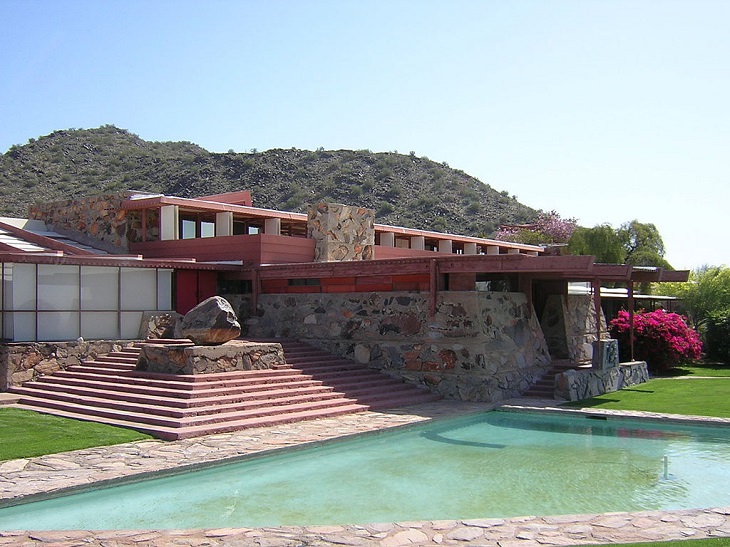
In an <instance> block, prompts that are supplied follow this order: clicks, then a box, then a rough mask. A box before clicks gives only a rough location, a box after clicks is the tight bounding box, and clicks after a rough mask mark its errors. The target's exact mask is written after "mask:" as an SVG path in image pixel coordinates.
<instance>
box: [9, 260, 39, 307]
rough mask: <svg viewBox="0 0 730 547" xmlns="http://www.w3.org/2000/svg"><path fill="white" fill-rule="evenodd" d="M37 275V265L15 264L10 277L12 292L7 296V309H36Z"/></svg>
mask: <svg viewBox="0 0 730 547" xmlns="http://www.w3.org/2000/svg"><path fill="white" fill-rule="evenodd" d="M7 275H8V272H6V276H7ZM35 275H36V274H35V264H13V267H12V269H11V270H10V274H9V276H8V279H9V283H10V286H11V287H12V290H8V291H7V292H6V294H5V299H6V300H5V305H6V306H7V309H11V310H34V309H35V305H36V301H35ZM8 297H10V298H8ZM8 300H9V301H8Z"/></svg>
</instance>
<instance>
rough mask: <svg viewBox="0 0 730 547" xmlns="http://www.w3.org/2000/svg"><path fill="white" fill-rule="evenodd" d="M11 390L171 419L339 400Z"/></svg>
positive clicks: (300, 394) (297, 393)
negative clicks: (190, 398)
mask: <svg viewBox="0 0 730 547" xmlns="http://www.w3.org/2000/svg"><path fill="white" fill-rule="evenodd" d="M14 393H15V394H17V395H19V396H20V402H21V403H29V402H31V401H33V400H34V398H43V399H44V400H48V401H55V402H66V403H75V404H83V405H86V406H89V407H94V408H113V409H115V410H119V411H125V412H127V413H130V412H131V413H138V412H141V413H146V414H150V415H154V416H165V417H173V418H189V417H191V416H201V415H210V414H218V413H224V412H238V411H244V410H251V409H261V408H273V407H277V406H282V405H292V404H302V403H317V404H319V402H321V401H332V400H336V399H342V394H340V393H337V392H335V391H333V390H332V389H331V388H324V389H316V390H315V389H312V390H295V389H282V390H276V391H270V392H267V393H265V394H263V393H258V394H256V395H255V396H254V397H228V398H223V397H214V398H210V399H205V400H195V401H194V403H195V404H184V403H186V402H187V401H181V400H176V399H171V398H159V397H158V398H155V397H151V396H143V395H129V394H125V393H119V392H100V391H87V390H74V391H64V392H60V391H50V390H44V389H37V388H36V389H29V388H22V387H20V388H16V389H15V391H14ZM180 403H183V404H180Z"/></svg>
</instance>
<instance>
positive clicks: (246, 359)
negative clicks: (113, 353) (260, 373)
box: [137, 340, 286, 374]
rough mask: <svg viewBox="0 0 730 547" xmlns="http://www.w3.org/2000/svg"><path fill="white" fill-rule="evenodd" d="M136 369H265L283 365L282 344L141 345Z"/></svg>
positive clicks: (183, 371)
mask: <svg viewBox="0 0 730 547" xmlns="http://www.w3.org/2000/svg"><path fill="white" fill-rule="evenodd" d="M140 347H141V351H140V354H139V359H138V361H137V370H140V371H144V372H161V373H166V374H212V373H217V372H233V371H237V370H264V369H270V368H273V367H274V366H275V365H284V364H286V360H285V358H284V350H283V349H282V347H281V344H276V343H266V344H262V343H258V342H247V341H245V340H231V341H230V342H226V343H225V344H221V345H220V346H196V345H194V344H193V343H192V342H190V343H189V344H186V343H180V342H176V343H159V342H158V343H147V344H141V346H140Z"/></svg>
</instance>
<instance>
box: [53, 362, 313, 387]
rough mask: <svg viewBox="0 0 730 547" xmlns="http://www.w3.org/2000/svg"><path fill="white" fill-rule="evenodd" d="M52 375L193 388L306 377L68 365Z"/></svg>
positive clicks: (259, 372) (267, 372)
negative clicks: (114, 371)
mask: <svg viewBox="0 0 730 547" xmlns="http://www.w3.org/2000/svg"><path fill="white" fill-rule="evenodd" d="M207 376H211V378H207ZM53 377H54V378H75V379H86V380H95V381H98V382H106V383H115V384H135V385H145V386H156V387H163V388H164V387H168V388H174V389H183V390H193V391H195V390H200V389H212V388H224V387H231V386H236V385H253V384H260V383H276V382H286V381H289V380H290V379H292V378H297V379H305V378H303V375H302V374H301V373H300V372H299V371H291V370H288V369H285V370H282V369H276V370H273V369H268V370H248V371H239V372H230V373H221V374H195V375H182V374H175V375H173V374H162V373H149V372H139V371H132V372H127V373H124V372H120V373H118V374H111V373H109V372H108V371H94V370H89V369H79V368H75V367H69V369H67V370H65V371H58V372H57V373H55V374H54V375H53ZM201 377H202V378H201Z"/></svg>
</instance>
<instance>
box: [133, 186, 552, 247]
mask: <svg viewBox="0 0 730 547" xmlns="http://www.w3.org/2000/svg"><path fill="white" fill-rule="evenodd" d="M213 197H215V196H213ZM166 205H177V206H178V207H180V209H181V210H184V211H193V212H200V213H211V214H213V213H223V212H230V213H235V214H238V215H241V216H244V217H248V218H258V219H267V218H278V219H281V220H284V221H291V222H300V223H302V224H305V225H306V223H307V219H308V216H307V215H306V214H304V213H290V212H286V211H277V210H274V209H261V208H259V207H252V206H247V205H235V204H231V203H223V202H218V201H212V200H206V199H205V198H201V199H197V198H179V197H175V196H163V195H154V196H140V197H134V198H129V199H126V200H124V201H123V202H122V209H126V210H132V211H134V210H143V209H154V208H158V207H163V206H166ZM373 227H374V229H375V231H376V232H387V233H393V234H395V235H397V236H398V235H400V236H405V237H424V238H427V239H431V240H437V241H442V240H443V241H446V240H451V241H453V242H455V243H475V244H477V245H483V246H494V247H501V248H504V249H515V250H517V251H524V252H527V253H537V254H539V253H542V252H543V251H544V249H543V248H542V247H540V246H539V245H526V244H523V243H512V242H509V241H499V240H496V239H486V238H480V237H472V236H463V235H458V234H449V233H442V232H434V231H430V230H418V229H416V228H404V227H401V226H390V225H388V224H378V223H375V224H374V226H373Z"/></svg>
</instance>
